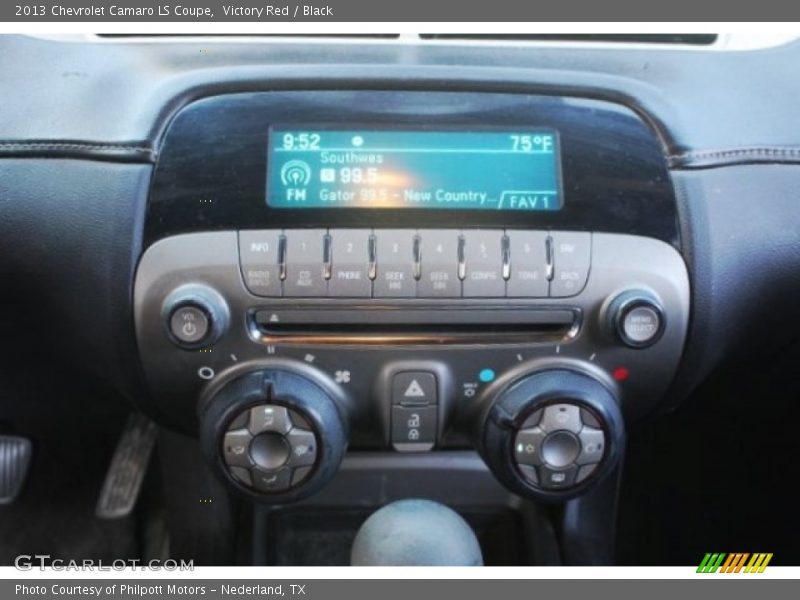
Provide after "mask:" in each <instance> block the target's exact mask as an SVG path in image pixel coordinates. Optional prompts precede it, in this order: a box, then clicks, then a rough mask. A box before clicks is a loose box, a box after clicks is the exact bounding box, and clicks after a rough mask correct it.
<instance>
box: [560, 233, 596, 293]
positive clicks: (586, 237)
mask: <svg viewBox="0 0 800 600" xmlns="http://www.w3.org/2000/svg"><path fill="white" fill-rule="evenodd" d="M551 236H552V238H553V263H554V275H553V280H552V281H551V282H550V296H551V297H553V298H566V297H567V296H575V295H576V294H579V293H580V291H581V290H582V289H583V288H584V286H585V285H586V280H587V279H588V277H589V267H590V265H591V252H592V251H591V247H592V234H591V233H585V232H564V231H554V232H552V234H551Z"/></svg>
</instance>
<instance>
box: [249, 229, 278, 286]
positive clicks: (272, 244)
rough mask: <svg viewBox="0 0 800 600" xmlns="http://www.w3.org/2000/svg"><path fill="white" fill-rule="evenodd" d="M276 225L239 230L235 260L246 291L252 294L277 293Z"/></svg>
mask: <svg viewBox="0 0 800 600" xmlns="http://www.w3.org/2000/svg"><path fill="white" fill-rule="evenodd" d="M280 236H281V232H280V230H278V229H265V230H259V231H240V232H239V260H240V261H241V267H242V277H244V284H245V286H247V289H248V290H250V293H252V294H254V295H256V296H266V297H279V296H280V295H281V279H280V276H281V274H280V261H279V253H278V246H279V244H280Z"/></svg>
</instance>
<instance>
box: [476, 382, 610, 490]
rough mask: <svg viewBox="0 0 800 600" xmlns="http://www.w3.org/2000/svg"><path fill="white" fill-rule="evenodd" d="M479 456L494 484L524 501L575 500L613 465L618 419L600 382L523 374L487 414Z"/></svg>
mask: <svg viewBox="0 0 800 600" xmlns="http://www.w3.org/2000/svg"><path fill="white" fill-rule="evenodd" d="M479 435H480V439H479V444H478V446H479V449H480V451H481V454H482V455H483V457H484V459H485V460H486V462H487V464H488V465H489V467H490V468H491V469H492V471H493V472H494V474H495V475H496V476H497V478H498V479H499V480H500V481H501V482H502V483H504V484H505V485H506V486H507V487H508V488H509V489H511V490H512V491H514V492H515V493H518V494H520V495H523V496H528V497H534V498H540V499H548V500H558V499H565V498H568V497H572V496H575V495H578V494H580V493H582V492H583V491H585V490H586V489H587V488H588V487H589V486H590V485H593V484H594V483H596V482H597V481H598V480H600V479H601V478H602V477H603V476H604V475H605V474H607V473H608V472H609V471H610V469H611V468H612V467H613V466H614V465H615V464H616V463H617V461H618V460H619V456H620V454H621V451H622V447H623V445H624V430H623V421H622V415H621V413H620V411H619V408H618V406H617V401H616V399H615V397H614V395H613V394H612V392H611V391H610V390H609V389H608V388H607V387H606V386H605V385H603V384H602V383H601V382H600V381H598V380H596V379H594V378H593V377H590V376H588V375H585V374H583V373H579V372H577V371H573V370H569V369H552V370H547V371H540V372H538V373H533V374H529V375H526V376H524V377H522V378H520V379H517V380H516V381H514V382H512V383H511V384H509V385H508V386H506V387H505V388H504V389H502V390H501V391H500V392H499V393H498V394H497V396H496V398H495V400H494V401H493V402H492V403H491V405H490V407H489V409H488V410H487V411H486V412H485V420H484V423H483V427H482V429H481V430H480V434H479Z"/></svg>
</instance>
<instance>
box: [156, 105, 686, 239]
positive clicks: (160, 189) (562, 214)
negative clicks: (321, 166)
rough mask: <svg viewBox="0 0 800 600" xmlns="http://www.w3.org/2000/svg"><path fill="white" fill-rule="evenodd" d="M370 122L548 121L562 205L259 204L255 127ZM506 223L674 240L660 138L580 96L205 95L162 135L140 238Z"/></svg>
mask: <svg viewBox="0 0 800 600" xmlns="http://www.w3.org/2000/svg"><path fill="white" fill-rule="evenodd" d="M302 122H309V123H317V124H318V123H323V122H324V123H330V124H332V125H333V124H335V125H337V126H342V127H345V126H348V125H349V124H358V125H363V124H364V123H370V124H372V125H374V126H375V127H391V126H400V127H402V126H415V127H419V128H422V129H424V128H429V129H436V128H437V127H445V128H451V127H464V128H467V129H468V128H485V127H498V128H502V127H550V128H554V129H557V130H558V131H559V135H560V136H561V144H562V170H563V178H564V196H565V207H564V209H562V210H561V211H558V212H553V213H550V214H546V215H545V214H542V213H519V212H510V211H509V212H497V213H495V212H490V213H486V212H485V211H432V210H420V209H417V210H409V209H405V210H402V211H398V210H375V209H373V210H369V209H347V210H336V209H320V210H287V209H270V208H269V207H267V206H266V203H265V197H264V178H265V174H266V168H267V164H266V161H267V132H268V130H269V127H270V126H271V125H276V124H282V123H302ZM420 225H424V226H425V227H436V226H442V227H478V226H481V227H510V228H542V229H546V228H553V229H559V228H560V229H573V230H587V231H607V232H614V233H630V234H636V235H644V236H648V237H654V238H657V239H661V240H663V241H665V242H667V243H670V244H672V245H673V246H675V247H679V242H680V237H679V229H678V214H677V207H676V205H675V199H674V192H673V188H672V183H671V180H670V177H669V173H668V170H667V164H666V159H665V156H664V151H663V145H662V143H661V140H660V138H659V137H658V135H657V133H656V132H655V131H654V130H653V129H652V128H651V127H650V125H649V123H646V122H645V121H643V120H642V119H641V118H640V116H639V115H638V114H637V113H635V112H634V111H632V110H631V109H629V108H626V107H624V106H621V105H618V104H614V103H611V102H606V101H600V100H590V99H585V98H574V97H560V96H537V95H528V94H509V93H486V92H450V91H447V92H435V91H433V92H432V91H428V92H422V91H411V92H408V91H365V90H361V91H314V92H313V93H309V92H307V91H285V92H251V93H238V94H228V95H221V96H212V97H207V98H204V99H202V100H198V101H196V102H193V103H190V104H188V105H187V106H185V107H184V108H183V109H182V110H180V111H179V112H178V113H177V114H176V116H175V117H174V119H173V120H172V121H171V123H170V124H169V126H168V128H167V130H166V131H165V133H164V136H163V141H162V144H161V148H160V152H159V159H158V162H157V165H156V169H155V173H154V177H153V182H152V187H151V194H150V202H149V205H148V213H147V219H146V224H145V246H148V245H150V244H152V243H153V242H155V241H157V240H159V239H162V238H164V237H168V236H170V235H175V234H179V233H187V232H192V231H209V230H223V229H243V228H259V227H337V226H340V227H378V228H380V227H416V226H420Z"/></svg>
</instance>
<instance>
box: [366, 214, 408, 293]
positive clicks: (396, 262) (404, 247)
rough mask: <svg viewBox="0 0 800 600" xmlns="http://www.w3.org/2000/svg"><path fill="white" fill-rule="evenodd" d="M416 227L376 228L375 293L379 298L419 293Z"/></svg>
mask: <svg viewBox="0 0 800 600" xmlns="http://www.w3.org/2000/svg"><path fill="white" fill-rule="evenodd" d="M415 235H416V231H415V230H413V229H377V230H375V240H376V243H375V258H376V262H377V268H376V275H375V281H374V282H373V295H374V296H375V297H376V298H413V297H414V296H415V295H416V294H417V281H416V280H415V279H414V236H415Z"/></svg>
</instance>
